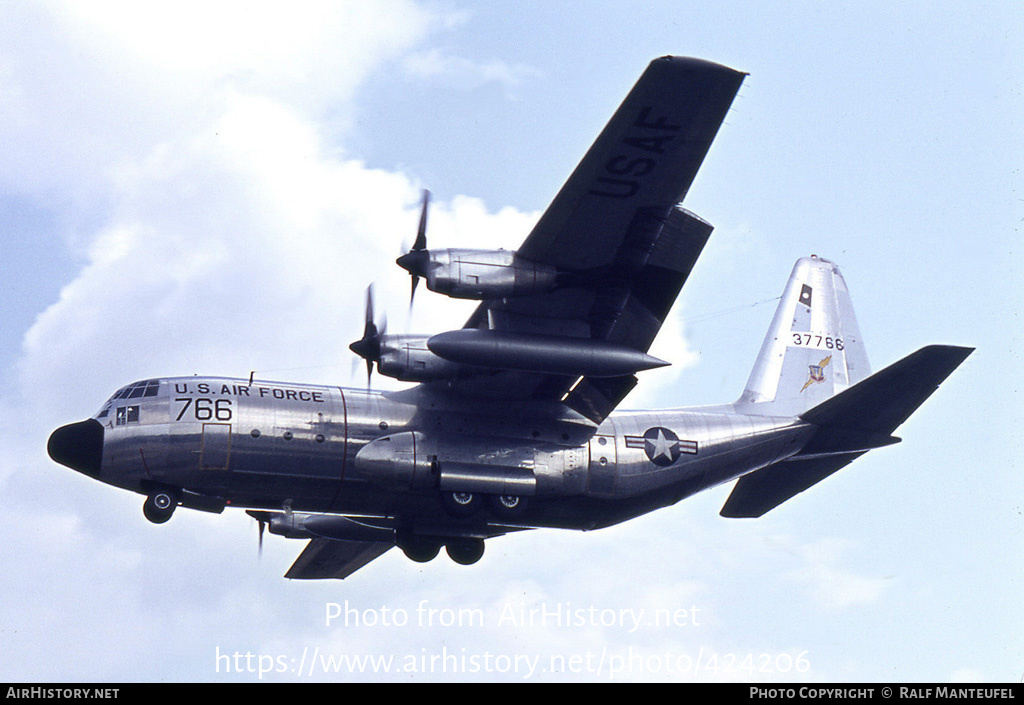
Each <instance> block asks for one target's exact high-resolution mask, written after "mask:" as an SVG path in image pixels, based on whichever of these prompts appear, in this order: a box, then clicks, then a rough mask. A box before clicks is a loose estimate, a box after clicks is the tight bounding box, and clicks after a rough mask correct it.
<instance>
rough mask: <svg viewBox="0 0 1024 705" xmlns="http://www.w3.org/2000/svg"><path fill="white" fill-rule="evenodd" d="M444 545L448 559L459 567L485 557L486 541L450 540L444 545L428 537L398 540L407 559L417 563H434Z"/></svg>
mask: <svg viewBox="0 0 1024 705" xmlns="http://www.w3.org/2000/svg"><path fill="white" fill-rule="evenodd" d="M442 545H444V549H445V552H446V553H447V554H448V557H449V558H451V559H452V560H453V561H455V562H456V563H458V564H459V565H473V564H474V563H476V562H477V561H478V560H480V558H481V556H483V555H484V540H483V539H474V538H463V539H450V540H445V541H444V542H443V543H442V539H441V538H431V537H428V536H406V537H402V538H400V539H399V540H398V547H399V548H401V549H402V552H403V553H404V554H405V556H406V558H408V559H409V560H412V561H416V562H417V563H426V562H427V561H432V560H434V558H436V557H437V554H438V553H440V552H441V546H442Z"/></svg>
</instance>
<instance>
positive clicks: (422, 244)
mask: <svg viewBox="0 0 1024 705" xmlns="http://www.w3.org/2000/svg"><path fill="white" fill-rule="evenodd" d="M421 203H422V205H421V206H420V226H419V228H417V230H416V241H415V242H413V244H412V249H413V251H418V250H425V249H427V208H428V207H429V206H430V191H428V190H427V189H423V199H422V201H421Z"/></svg>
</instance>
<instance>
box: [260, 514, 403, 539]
mask: <svg viewBox="0 0 1024 705" xmlns="http://www.w3.org/2000/svg"><path fill="white" fill-rule="evenodd" d="M250 513H251V514H252V515H253V516H255V517H256V518H257V519H258V520H260V521H265V522H266V523H267V528H268V529H269V530H270V533H272V534H276V535H278V536H284V537H285V538H289V539H318V538H319V539H331V540H333V541H378V542H393V541H394V540H395V530H394V529H393V528H391V527H388V526H378V525H375V524H372V523H370V522H369V521H365V522H364V521H358V520H356V519H353V518H351V517H344V516H336V515H333V514H309V513H307V512H283V513H281V512H250Z"/></svg>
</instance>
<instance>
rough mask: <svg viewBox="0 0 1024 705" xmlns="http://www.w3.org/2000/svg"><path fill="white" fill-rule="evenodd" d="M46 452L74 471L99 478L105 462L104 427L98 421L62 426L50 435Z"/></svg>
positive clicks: (90, 420) (91, 420)
mask: <svg viewBox="0 0 1024 705" xmlns="http://www.w3.org/2000/svg"><path fill="white" fill-rule="evenodd" d="M46 452H47V453H49V454H50V457H51V458H53V459H54V460H55V461H56V462H58V463H60V464H61V465H66V466H67V467H69V468H71V469H72V470H77V471H78V472H81V473H85V474H86V475H89V476H90V477H95V478H99V476H100V464H101V463H102V461H103V425H102V424H101V423H100V422H99V421H97V420H96V419H86V420H85V421H79V422H78V423H72V424H68V425H67V426H61V427H60V428H58V429H57V430H56V431H54V432H53V433H51V434H50V440H49V442H48V443H47V444H46Z"/></svg>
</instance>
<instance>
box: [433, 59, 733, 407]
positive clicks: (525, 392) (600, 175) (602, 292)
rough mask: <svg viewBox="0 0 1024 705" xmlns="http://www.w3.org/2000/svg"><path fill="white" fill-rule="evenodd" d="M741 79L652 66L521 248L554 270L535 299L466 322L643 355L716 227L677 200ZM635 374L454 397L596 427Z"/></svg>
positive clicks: (562, 379) (529, 382) (508, 379)
mask: <svg viewBox="0 0 1024 705" xmlns="http://www.w3.org/2000/svg"><path fill="white" fill-rule="evenodd" d="M745 75H746V74H744V73H741V72H739V71H735V70H733V69H730V68H727V67H725V66H720V65H718V64H713V63H710V62H707V61H702V60H698V59H689V58H680V57H663V58H661V59H656V60H655V61H653V62H652V63H651V64H650V66H649V67H648V68H647V70H646V71H645V72H644V74H643V75H642V76H641V77H640V79H639V81H638V82H637V84H636V86H634V88H633V90H632V91H631V92H630V93H629V95H628V96H627V97H626V99H625V101H624V102H623V103H622V105H621V106H620V107H619V109H618V110H617V111H616V112H615V114H614V116H613V117H612V119H611V121H610V122H609V123H608V125H607V126H606V127H605V129H604V130H603V131H602V132H601V134H600V136H599V137H598V138H597V140H596V141H595V143H594V145H593V146H592V147H591V149H590V150H589V151H588V152H587V154H586V156H584V158H583V160H582V161H581V162H580V164H579V166H578V167H577V168H576V170H575V171H574V172H573V174H572V176H571V177H570V178H569V180H568V181H567V182H566V184H565V185H564V186H563V187H562V189H561V191H560V192H559V193H558V195H557V196H556V197H555V199H554V201H553V202H552V204H551V206H550V207H549V208H548V210H547V211H546V212H545V213H544V214H543V216H542V217H541V218H540V220H539V221H538V223H537V225H536V227H535V228H534V229H533V231H532V232H531V233H530V235H529V236H528V237H527V239H526V241H525V242H524V243H523V246H522V247H521V248H520V249H519V251H518V254H519V256H521V257H523V258H524V259H526V260H529V261H532V262H536V263H539V264H544V265H548V266H551V267H554V268H556V270H557V271H558V273H559V274H558V285H557V286H556V287H555V288H554V289H553V290H551V291H549V292H546V293H543V294H535V295H530V296H523V297H515V298H509V299H499V300H487V301H484V302H483V303H482V304H481V305H480V307H479V308H478V309H477V311H476V312H475V313H474V314H473V316H472V317H471V318H470V320H469V322H468V323H467V324H466V327H467V328H488V329H491V330H495V331H502V332H508V333H512V334H529V335H544V336H556V337H560V338H566V337H568V338H582V339H590V340H595V341H604V342H608V343H615V344H618V345H623V346H626V347H628V348H631V349H633V350H639V351H642V352H646V351H647V349H648V348H649V346H650V344H651V342H652V341H653V340H654V337H655V335H657V333H658V330H659V329H660V328H661V325H662V323H663V322H664V320H665V317H666V316H667V315H668V311H669V309H670V308H671V307H672V304H673V303H674V301H675V299H676V297H677V296H678V294H679V291H680V289H681V287H682V286H683V283H684V282H685V281H686V278H687V276H688V275H689V273H690V270H691V269H692V268H693V265H694V263H695V262H696V260H697V257H698V256H699V255H700V252H701V250H702V248H703V247H704V244H705V243H706V242H707V239H708V236H709V235H710V234H711V230H712V227H711V225H710V224H708V223H707V222H705V221H704V220H702V219H700V218H698V217H697V216H695V215H694V214H692V213H690V212H689V211H686V210H685V209H683V208H682V207H681V206H679V205H678V204H679V203H680V202H681V201H682V200H683V197H684V196H685V195H686V192H687V191H688V190H689V188H690V184H691V183H692V182H693V179H694V177H695V175H696V173H697V170H698V168H699V167H700V165H701V163H702V161H703V160H704V156H705V155H706V154H707V151H708V149H709V147H710V145H711V142H712V140H713V139H714V137H715V134H716V133H717V131H718V129H719V126H720V125H721V123H722V120H723V119H724V117H725V114H726V113H727V112H728V110H729V106H730V105H731V104H732V101H733V98H734V97H735V95H736V93H737V91H738V90H739V87H740V84H741V83H742V81H743V78H744V76H745ZM635 384H636V377H635V376H634V375H632V374H629V375H623V376H619V377H594V378H587V377H584V378H576V377H567V376H559V375H551V374H540V373H524V372H499V373H496V374H494V375H488V376H486V377H483V378H480V377H478V378H476V379H468V380H463V381H460V382H458V383H456V384H455V385H451V386H454V387H455V388H456V390H457V391H458V392H459V393H463V394H468V395H474V396H481V397H507V398H518V399H522V398H533V399H542V400H552V399H553V400H559V399H561V400H564V401H565V402H566V403H567V404H568V405H569V406H570V407H571V408H573V409H575V410H576V411H578V412H580V413H582V414H584V415H585V416H587V417H588V418H590V419H591V420H593V421H594V422H595V423H600V421H601V420H603V419H604V417H605V416H606V415H607V414H608V413H610V412H611V410H612V409H614V408H615V406H616V405H617V404H618V403H619V402H620V401H621V400H622V399H623V398H624V397H625V396H626V394H627V393H628V392H629V390H630V389H632V388H633V386H634V385H635Z"/></svg>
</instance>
